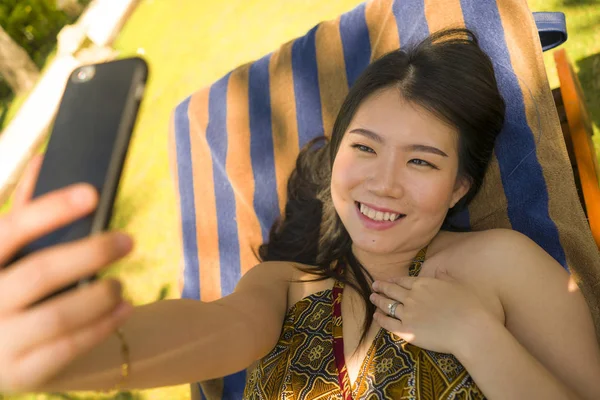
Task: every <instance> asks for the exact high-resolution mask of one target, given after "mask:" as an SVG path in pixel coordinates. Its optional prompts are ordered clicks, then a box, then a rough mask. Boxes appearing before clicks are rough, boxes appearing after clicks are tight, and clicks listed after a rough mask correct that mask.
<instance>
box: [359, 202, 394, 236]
mask: <svg viewBox="0 0 600 400" xmlns="http://www.w3.org/2000/svg"><path fill="white" fill-rule="evenodd" d="M365 205H366V204H365ZM367 206H368V205H367ZM368 207H370V206H368ZM354 208H355V210H356V213H357V214H358V218H359V220H360V221H361V222H362V224H363V225H364V226H365V227H366V228H367V229H372V230H375V231H383V230H386V229H390V228H392V227H393V226H395V225H397V224H398V223H399V222H400V221H402V220H403V219H404V217H406V215H405V214H400V216H399V217H398V218H397V219H396V220H394V221H375V220H373V219H371V218H369V217H367V216H366V215H364V214H363V213H361V212H360V203H358V202H357V203H356V207H354ZM373 209H374V210H375V208H373ZM379 210H380V209H378V211H379ZM382 212H384V211H382ZM386 212H390V211H386Z"/></svg>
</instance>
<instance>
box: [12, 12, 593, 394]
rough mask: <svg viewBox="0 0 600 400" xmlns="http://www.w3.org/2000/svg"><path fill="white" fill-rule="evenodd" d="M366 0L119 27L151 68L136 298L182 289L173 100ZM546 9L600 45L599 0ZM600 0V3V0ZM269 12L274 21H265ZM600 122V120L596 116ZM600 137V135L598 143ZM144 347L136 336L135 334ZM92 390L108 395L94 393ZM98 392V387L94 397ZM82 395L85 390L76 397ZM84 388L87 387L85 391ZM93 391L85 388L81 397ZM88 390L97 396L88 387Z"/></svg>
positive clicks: (128, 189) (139, 178)
mask: <svg viewBox="0 0 600 400" xmlns="http://www.w3.org/2000/svg"><path fill="white" fill-rule="evenodd" d="M359 2H360V0H337V1H334V0H328V1H323V0H306V1H285V2H283V1H281V2H279V1H273V0H255V1H247V0H228V1H227V2H216V1H215V2H209V1H199V0H178V1H177V2H176V3H177V7H174V4H175V2H173V1H164V0H162V1H160V0H143V1H141V2H140V5H139V7H138V9H137V10H136V11H135V13H134V14H133V16H132V17H131V19H130V20H129V21H128V23H127V25H126V26H125V28H124V30H123V32H122V33H121V35H120V36H119V38H118V40H117V43H116V48H117V49H118V50H119V51H120V52H121V55H122V56H126V55H135V54H136V53H137V51H138V49H143V51H144V53H145V58H146V59H147V60H148V62H149V64H150V68H151V78H150V81H149V84H148V90H147V94H146V97H145V99H144V103H143V105H142V109H141V112H140V116H139V120H138V124H137V126H136V130H135V133H134V136H133V139H132V144H131V148H130V152H129V156H128V160H127V163H126V166H125V170H124V176H123V180H122V185H121V190H120V192H119V195H118V197H117V200H116V205H115V217H114V219H113V222H112V227H113V228H114V229H120V230H124V231H126V232H129V233H130V234H132V235H133V236H134V238H135V240H136V250H135V251H134V253H133V254H132V255H131V256H130V257H128V259H126V260H124V261H123V262H121V263H119V264H117V265H115V266H113V267H112V268H111V270H110V271H109V273H108V274H109V275H115V276H119V277H120V278H121V279H122V280H123V282H124V287H125V292H126V293H127V296H128V297H129V298H131V299H132V300H133V301H134V302H135V303H136V304H143V303H148V302H152V301H155V300H156V299H157V298H159V297H165V296H166V297H170V298H172V297H177V296H178V289H177V279H178V276H179V265H180V263H181V250H180V248H181V245H180V242H179V232H178V228H177V225H176V220H177V214H176V213H177V212H178V206H177V204H176V202H175V197H174V192H173V186H172V182H171V179H170V175H169V167H168V158H167V131H168V124H169V117H170V114H171V112H172V110H173V108H174V107H175V106H176V105H177V104H178V102H179V101H181V100H182V99H183V98H185V97H186V96H187V95H189V94H190V93H192V92H193V91H195V90H197V89H198V88H201V87H203V86H206V85H209V84H210V83H211V82H213V81H214V80H216V79H218V78H220V77H221V76H222V75H224V74H225V73H226V72H228V71H229V70H231V69H232V68H234V67H235V66H237V65H239V64H242V63H245V62H248V61H251V60H254V59H256V58H258V57H260V56H262V55H264V54H266V53H268V52H270V51H272V50H274V49H275V48H277V47H278V46H279V45H280V44H282V43H284V42H286V41H288V40H290V39H292V38H294V37H296V36H299V35H302V34H304V33H305V32H306V31H307V30H308V29H310V28H311V27H312V26H314V25H315V24H316V23H317V22H319V21H320V20H324V19H330V18H334V17H336V16H337V15H339V14H340V13H342V12H344V11H347V10H349V9H350V8H352V7H353V6H354V5H356V4H358V3H359ZM529 3H530V5H531V8H532V9H533V10H534V11H535V10H539V11H553V10H560V11H563V12H565V13H566V14H567V21H568V24H569V33H570V38H569V41H568V42H567V44H566V45H564V46H565V47H566V48H567V51H568V53H569V56H570V57H571V60H572V61H573V62H574V63H575V65H576V68H579V66H578V64H577V63H578V61H580V60H583V59H585V58H586V57H588V56H590V55H592V54H596V53H600V37H599V36H598V35H599V34H598V33H596V32H595V31H594V29H593V28H594V24H596V26H597V25H598V22H600V8H598V7H594V5H593V2H592V1H584V2H576V1H573V0H571V1H569V0H563V1H559V0H530V1H529ZM596 8H598V9H596ZM265 21H268V22H269V23H265ZM544 57H545V61H546V65H547V70H548V75H549V79H550V83H551V86H553V87H556V86H558V79H557V78H556V72H555V71H554V67H553V66H554V61H553V59H552V57H551V54H549V53H547V54H545V56H544ZM582 83H583V86H584V88H586V93H585V94H586V97H587V98H588V100H589V102H590V103H589V105H590V107H589V108H590V110H591V111H592V114H593V118H594V120H595V121H598V120H599V118H600V115H598V113H600V97H599V96H600V88H596V89H593V90H591V91H590V89H589V87H592V86H591V84H590V82H589V81H585V82H584V80H583V79H582ZM596 129H597V126H596ZM598 145H599V147H600V143H598ZM132 346H133V348H135V343H132ZM188 393H189V392H188V386H187V385H182V386H177V387H171V388H161V389H154V390H146V391H141V392H136V393H135V396H139V398H140V399H144V400H151V399H152V400H154V399H156V400H158V399H169V400H171V399H187V398H188V397H189V394H188ZM89 396H92V397H90V398H94V399H97V400H99V399H103V398H106V397H105V396H104V397H103V395H101V394H97V395H95V394H89ZM94 396H95V397H94ZM73 398H76V397H73ZM77 398H79V397H77ZM80 398H81V399H83V398H84V397H80ZM86 398H87V397H86ZM6 399H7V400H8V399H10V400H33V399H36V400H37V399H44V400H50V399H51V400H55V399H58V397H46V396H45V395H38V396H33V395H32V396H13V397H6Z"/></svg>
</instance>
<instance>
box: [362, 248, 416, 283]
mask: <svg viewBox="0 0 600 400" xmlns="http://www.w3.org/2000/svg"><path fill="white" fill-rule="evenodd" d="M420 250H421V248H418V249H407V250H405V251H402V252H397V253H393V254H385V255H383V254H373V253H368V252H365V251H362V250H361V249H359V248H357V247H355V246H354V245H353V246H352V252H353V254H354V256H355V257H356V259H357V260H358V261H359V262H360V263H361V264H362V266H363V267H364V268H365V269H366V270H367V271H368V272H369V274H370V275H371V277H372V278H373V279H374V280H390V279H393V278H398V277H401V276H408V269H409V267H410V265H411V264H412V262H413V260H414V259H415V256H416V255H417V253H418V252H419V251H420Z"/></svg>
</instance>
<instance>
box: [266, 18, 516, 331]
mask: <svg viewBox="0 0 600 400" xmlns="http://www.w3.org/2000/svg"><path fill="white" fill-rule="evenodd" d="M390 87H394V88H397V89H398V94H399V96H401V97H402V98H403V99H405V100H406V101H408V102H409V103H413V104H416V105H419V106H421V107H423V108H424V109H426V110H428V111H429V112H431V113H432V114H433V115H435V116H436V117H438V118H439V119H440V120H442V121H444V122H446V123H449V124H450V125H451V126H453V127H455V128H456V130H457V131H458V132H459V140H458V147H459V148H458V154H459V172H458V174H459V176H460V177H462V178H465V179H467V180H468V181H469V183H470V184H471V185H470V189H469V191H468V192H467V194H466V195H465V196H464V197H463V198H462V199H461V200H460V201H459V202H458V203H457V204H456V205H455V206H454V207H453V208H452V209H450V210H449V212H448V215H447V217H446V221H447V220H448V217H449V216H451V215H452V214H454V213H456V212H458V211H460V210H462V209H463V208H465V207H466V206H467V205H468V204H469V202H470V201H471V200H472V199H473V198H474V197H475V195H476V194H477V191H478V190H479V188H480V187H481V184H482V182H483V177H484V175H485V171H486V169H487V166H488V164H489V162H490V159H491V156H492V152H493V149H494V142H495V140H496V137H497V135H498V134H499V133H500V130H501V129H502V125H503V123H504V112H505V104H504V100H503V99H502V96H501V95H500V92H499V90H498V85H497V83H496V78H495V76H494V69H493V66H492V62H491V60H490V59H489V57H488V56H487V55H486V54H485V53H484V52H483V51H482V50H481V49H480V48H479V45H478V42H477V38H476V37H475V35H474V34H473V33H472V32H471V31H469V30H467V29H448V30H444V31H440V32H437V33H435V34H433V35H431V36H429V37H428V38H427V39H425V40H424V41H423V42H421V43H420V44H418V45H417V46H415V47H414V48H412V49H409V50H396V51H392V52H390V53H388V54H386V55H384V56H383V57H381V58H379V59H378V60H376V61H374V62H373V63H371V64H370V65H369V66H368V67H367V68H366V69H365V71H364V72H363V73H362V75H361V76H360V77H359V78H358V79H357V81H356V83H355V84H354V85H353V86H352V88H351V89H350V92H349V93H348V96H347V97H346V99H345V101H344V103H343V104H342V107H341V109H340V111H339V113H338V116H337V119H336V121H335V124H334V127H333V132H332V134H331V139H330V140H328V139H327V138H324V137H321V138H317V139H314V140H313V141H311V142H310V143H308V144H307V145H306V146H305V147H304V148H303V149H302V151H301V152H300V154H299V155H298V159H297V162H296V168H295V170H294V171H293V172H292V174H291V176H290V179H289V181H288V186H287V204H286V207H285V215H284V216H283V217H282V218H281V219H280V220H278V221H277V222H276V223H275V224H274V225H273V227H272V229H271V232H270V236H269V242H268V243H265V244H263V245H262V246H260V248H259V256H260V258H261V259H262V260H263V261H272V260H282V261H292V262H297V263H302V264H308V265H311V266H314V267H313V268H310V269H306V271H307V272H310V273H312V274H315V275H316V276H317V278H316V280H322V279H328V278H334V279H338V280H340V281H342V282H344V283H346V284H347V285H349V286H351V287H352V288H354V289H355V290H356V291H357V292H358V293H359V294H360V295H361V297H362V298H363V300H364V302H365V304H366V312H365V322H364V326H363V332H362V338H361V340H363V339H364V337H365V335H366V332H367V331H368V329H369V327H370V326H371V324H372V322H373V313H374V312H375V308H374V306H373V305H372V304H371V302H370V301H369V295H370V294H371V287H370V284H371V283H372V278H371V276H370V275H369V273H368V272H367V271H366V270H365V268H364V267H363V266H362V265H361V264H360V262H359V261H358V260H357V259H356V257H355V256H354V254H353V253H352V241H351V239H350V236H349V234H348V232H347V231H346V229H345V228H344V226H343V224H342V222H341V220H340V218H339V217H338V215H337V213H336V211H335V209H334V206H333V202H332V200H331V192H330V187H331V186H330V184H331V169H332V166H333V162H334V160H335V157H336V154H337V151H338V148H339V146H340V142H341V141H342V138H343V136H344V133H345V131H346V130H347V128H348V126H349V124H350V122H351V120H352V118H353V117H354V114H355V113H356V111H357V110H358V107H359V106H360V105H361V104H362V102H363V101H364V100H365V99H366V98H367V97H368V96H370V95H371V94H373V93H375V92H377V91H380V90H382V89H386V88H390ZM341 260H343V261H345V262H346V264H347V265H348V273H346V274H344V275H340V274H339V273H338V271H337V270H335V269H333V268H332V266H333V265H335V264H336V262H338V261H341ZM301 269H303V270H304V268H301Z"/></svg>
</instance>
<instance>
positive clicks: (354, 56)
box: [340, 3, 371, 86]
mask: <svg viewBox="0 0 600 400" xmlns="http://www.w3.org/2000/svg"><path fill="white" fill-rule="evenodd" d="M365 10H366V4H365V3H363V4H361V5H359V6H358V7H356V8H355V9H354V10H352V11H350V12H347V13H345V14H343V15H342V17H341V18H340V36H341V37H342V47H343V49H344V61H345V62H346V77H347V79H348V86H352V85H353V84H354V82H355V81H356V78H358V76H359V75H360V74H361V73H362V72H363V71H364V70H365V68H367V66H368V65H369V62H370V61H371V40H370V39H369V28H368V26H367V18H366V16H365Z"/></svg>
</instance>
